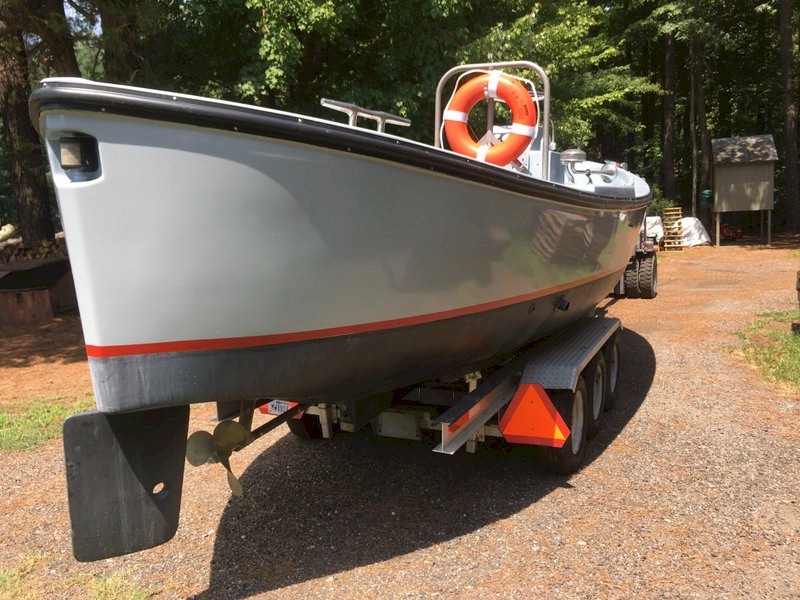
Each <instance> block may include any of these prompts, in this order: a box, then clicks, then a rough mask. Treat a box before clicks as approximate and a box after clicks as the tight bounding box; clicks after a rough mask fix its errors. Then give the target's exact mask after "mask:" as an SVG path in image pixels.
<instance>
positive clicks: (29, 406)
mask: <svg viewBox="0 0 800 600" xmlns="http://www.w3.org/2000/svg"><path fill="white" fill-rule="evenodd" d="M92 405H93V404H92V401H91V400H88V399H84V400H73V401H71V402H64V401H63V400H61V399H60V398H58V397H55V398H43V399H42V398H37V399H34V400H32V401H31V402H26V403H25V404H12V405H7V406H0V451H8V450H32V449H34V448H38V447H39V446H41V445H42V444H44V443H45V442H47V441H49V440H52V439H54V438H56V437H58V436H59V435H61V423H62V422H63V421H64V419H65V418H66V417H68V416H69V415H72V414H75V413H77V412H81V411H84V410H88V409H90V408H91V407H92Z"/></svg>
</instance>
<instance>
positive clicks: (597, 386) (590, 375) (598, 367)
mask: <svg viewBox="0 0 800 600" xmlns="http://www.w3.org/2000/svg"><path fill="white" fill-rule="evenodd" d="M583 377H584V380H585V381H586V387H587V392H588V395H587V402H586V404H587V406H588V408H589V410H588V415H587V419H586V421H587V422H588V423H589V428H588V435H589V437H592V436H594V434H595V433H597V432H598V430H599V429H600V422H601V421H602V420H603V413H604V412H605V409H606V393H607V392H608V375H607V374H606V359H605V357H604V356H603V352H602V351H600V352H598V353H597V356H595V357H594V358H593V359H592V360H591V362H589V364H588V365H587V366H586V369H585V370H584V372H583Z"/></svg>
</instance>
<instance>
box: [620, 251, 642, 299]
mask: <svg viewBox="0 0 800 600" xmlns="http://www.w3.org/2000/svg"><path fill="white" fill-rule="evenodd" d="M623 279H624V280H625V295H626V296H627V297H628V298H638V297H639V261H638V259H635V260H634V261H633V263H632V264H630V265H628V266H627V267H626V268H625V273H624V275H623Z"/></svg>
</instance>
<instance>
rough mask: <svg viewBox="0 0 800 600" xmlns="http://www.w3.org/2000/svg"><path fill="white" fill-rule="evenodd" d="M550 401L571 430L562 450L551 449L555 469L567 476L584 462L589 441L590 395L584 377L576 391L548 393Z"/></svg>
mask: <svg viewBox="0 0 800 600" xmlns="http://www.w3.org/2000/svg"><path fill="white" fill-rule="evenodd" d="M548 395H549V396H550V401H551V402H552V403H553V406H555V408H556V410H557V411H558V413H559V414H560V415H561V418H562V419H564V422H565V423H566V424H567V427H569V429H570V434H569V437H568V438H567V441H566V442H564V445H563V446H562V447H561V448H549V454H550V462H551V465H552V467H553V469H554V470H555V471H557V472H559V473H563V474H565V475H567V474H569V473H574V472H575V471H577V470H578V467H580V465H581V462H583V455H584V454H585V453H586V440H587V439H588V430H589V428H588V416H589V415H588V413H589V411H588V407H589V405H588V401H587V400H588V393H587V391H586V381H585V380H584V378H583V375H581V376H580V377H578V384H577V385H576V386H575V391H574V392H573V391H571V390H558V391H552V392H548Z"/></svg>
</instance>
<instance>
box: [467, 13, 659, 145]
mask: <svg viewBox="0 0 800 600" xmlns="http://www.w3.org/2000/svg"><path fill="white" fill-rule="evenodd" d="M606 18H607V17H606V11H605V10H604V8H603V7H600V6H595V7H592V6H589V3H588V2H587V1H585V0H579V1H575V2H552V1H551V2H540V3H537V4H536V5H534V7H533V8H532V9H531V10H530V11H529V12H527V13H526V14H524V15H522V16H520V17H519V18H517V19H516V20H514V21H513V22H512V23H510V24H509V25H504V24H503V23H500V24H498V25H496V26H494V27H493V28H492V29H491V30H490V31H489V32H488V33H487V35H485V36H484V37H482V38H481V39H478V40H476V41H475V42H473V43H471V44H470V45H469V46H467V47H466V48H465V50H464V51H463V53H462V56H463V57H464V58H465V59H467V60H470V61H484V60H520V59H531V60H533V61H534V62H537V63H539V64H540V65H541V66H542V67H544V69H545V71H547V73H548V75H549V77H550V79H551V81H552V96H553V98H552V105H553V115H552V118H553V121H554V129H555V133H556V139H557V141H558V142H559V145H560V146H561V147H584V148H585V147H587V146H590V145H591V143H592V141H593V140H594V139H595V138H596V136H597V134H598V132H600V131H603V130H614V131H616V133H617V134H623V133H632V132H636V131H639V129H640V122H639V119H638V118H637V113H636V101H637V100H638V99H639V98H640V97H641V96H642V95H643V94H647V93H652V92H655V91H657V90H658V88H657V86H655V85H653V84H652V83H650V82H649V81H648V80H647V78H645V77H636V76H634V75H633V74H632V72H631V69H630V66H629V65H626V64H624V58H623V56H622V48H621V44H619V43H612V42H611V40H610V38H609V36H608V35H607V34H606V33H605V28H604V27H603V25H604V24H605V20H606Z"/></svg>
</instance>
